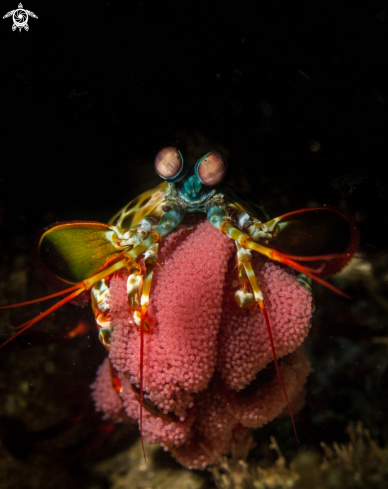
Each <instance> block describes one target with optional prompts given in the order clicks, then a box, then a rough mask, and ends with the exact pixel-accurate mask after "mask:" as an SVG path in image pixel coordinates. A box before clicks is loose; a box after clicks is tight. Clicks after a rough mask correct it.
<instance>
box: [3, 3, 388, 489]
mask: <svg viewBox="0 0 388 489" xmlns="http://www.w3.org/2000/svg"><path fill="white" fill-rule="evenodd" d="M255 4H257V5H255V8H253V6H252V5H253V2H235V3H234V4H233V5H232V6H227V5H226V4H225V3H222V2H218V1H214V2H209V1H207V2H204V1H197V2H193V1H181V2H177V1H173V0H170V1H148V0H144V1H113V0H112V1H106V2H101V1H93V2H89V1H84V2H82V3H74V4H71V3H68V2H67V3H60V2H59V3H58V2H50V3H48V2H47V3H43V2H38V1H35V2H34V1H32V2H31V3H30V2H27V0H26V2H25V3H23V5H24V8H26V9H29V10H32V11H33V12H34V13H35V14H36V15H37V16H38V17H39V19H38V20H37V19H33V18H30V19H29V27H30V30H29V31H28V32H26V31H22V32H19V31H18V30H16V31H15V32H13V31H12V29H11V26H12V19H11V18H8V19H4V20H2V21H1V23H0V32H1V48H0V49H1V78H0V79H1V95H2V101H1V132H0V138H1V141H2V144H1V148H2V153H1V155H0V161H1V163H0V226H1V229H0V232H1V237H0V254H1V256H0V259H1V260H0V261H1V269H0V272H1V290H0V292H1V299H2V301H3V302H2V303H4V304H5V303H6V302H7V301H11V302H12V301H14V302H15V301H18V300H19V301H20V300H23V299H25V298H32V297H37V296H39V295H40V294H44V293H47V292H46V290H48V289H44V285H41V280H40V278H41V277H40V275H39V272H37V271H33V270H34V269H33V267H32V264H31V259H30V256H31V249H32V248H33V243H34V239H36V236H37V235H39V232H41V229H42V228H44V226H46V225H48V224H50V223H52V222H55V221H69V220H73V219H92V220H99V221H102V222H105V221H107V220H108V219H109V217H110V216H111V215H112V214H114V213H115V212H116V211H117V210H118V209H120V208H121V207H122V206H123V205H124V204H126V203H127V202H128V201H129V200H131V199H132V198H133V197H134V196H136V195H137V194H138V193H140V192H141V191H144V190H146V189H148V188H151V187H153V186H154V185H156V184H157V183H158V178H157V176H156V175H155V172H154V170H153V158H154V156H155V155H156V153H157V152H158V151H159V150H160V149H161V148H163V147H164V146H167V145H175V146H177V147H178V148H180V149H181V151H182V152H183V154H184V156H185V157H186V158H187V160H188V161H189V162H191V163H193V162H195V160H196V159H197V158H198V157H200V156H202V155H203V154H205V153H206V152H208V151H210V150H212V149H216V150H218V151H220V152H222V153H223V154H224V155H225V156H226V157H227V159H228V162H229V181H230V182H231V183H233V184H235V185H236V186H237V187H239V188H240V189H242V190H243V191H245V192H247V193H250V194H251V195H253V196H254V198H256V199H257V200H260V201H262V202H263V203H264V204H265V206H266V207H267V209H268V211H269V213H270V214H271V215H272V216H275V215H280V214H281V213H284V212H287V211H291V210H293V209H297V208H302V207H306V206H309V205H313V204H319V205H321V204H331V205H337V206H340V207H342V208H344V209H346V210H347V211H348V212H350V213H351V214H352V215H354V216H355V218H356V220H357V222H358V224H359V227H360V231H361V245H360V260H361V261H360V264H359V267H360V270H359V269H357V270H355V271H354V270H353V272H354V273H353V275H351V276H350V278H349V277H348V278H344V279H342V282H340V284H341V285H342V286H343V287H345V288H347V290H348V292H349V293H350V294H351V295H352V296H353V297H354V300H353V302H346V301H344V300H343V299H342V298H339V297H336V296H334V294H332V293H331V292H327V291H324V290H322V289H321V288H316V302H317V313H316V316H315V318H314V328H313V332H312V339H311V340H310V341H311V344H310V347H309V348H310V353H311V354H312V356H313V358H315V359H316V362H317V363H316V364H314V370H315V372H314V374H313V376H312V380H310V383H311V386H310V387H311V388H310V391H309V392H310V401H309V402H310V404H308V405H307V407H306V408H305V411H304V413H305V414H304V415H303V416H304V421H303V427H302V428H300V429H301V430H302V438H303V437H304V439H305V441H306V443H307V444H310V446H316V447H319V441H321V440H326V441H328V442H330V441H333V440H341V439H344V436H345V435H344V428H345V426H346V424H347V423H348V422H349V421H357V420H358V419H361V420H362V421H363V422H364V425H365V426H366V427H368V428H370V429H371V431H372V433H373V435H374V436H375V437H376V438H377V439H378V440H379V442H380V443H381V444H383V443H386V442H387V438H388V436H387V433H388V430H387V428H386V426H387V423H386V420H385V418H384V416H383V413H384V411H385V412H386V408H387V406H386V402H385V404H384V401H383V399H384V396H385V397H386V394H387V393H386V387H385V381H386V373H387V364H386V360H385V358H386V356H387V355H386V345H384V344H376V343H375V341H376V340H375V338H376V337H384V336H387V319H386V312H387V307H388V306H387V300H386V294H387V286H388V283H387V282H388V280H387V276H388V266H387V238H386V235H387V232H386V222H385V221H386V215H387V178H386V175H385V173H386V161H387V129H388V120H387V81H388V80H387V74H386V73H387V61H386V60H387V46H388V43H387V41H388V39H387V37H388V8H387V5H386V3H385V2H383V1H381V2H379V1H374V0H372V1H360V0H353V1H352V2H350V1H349V2H346V1H341V0H340V1H337V2H311V1H295V2H282V1H261V2H255ZM1 5H2V11H3V13H2V14H1V15H4V14H5V13H6V12H7V11H9V10H12V9H15V8H16V5H17V0H15V1H14V2H13V1H12V2H11V1H8V0H7V2H2V4H1ZM362 267H364V268H362ZM74 310H75V308H72V307H71V306H69V307H68V308H67V309H66V312H64V313H62V312H58V313H57V316H56V318H57V319H55V320H51V322H52V323H53V324H51V325H50V324H48V326H46V329H45V328H41V326H39V327H37V328H36V331H37V332H38V331H41V332H42V335H43V337H42V338H41V336H40V335H39V334H38V333H36V334H35V335H33V333H30V334H29V335H26V338H27V339H26V340H23V339H21V340H20V341H19V342H17V343H16V342H15V345H16V346H12V345H9V347H7V350H5V349H4V350H3V351H1V352H0V365H1V363H2V362H3V361H4V367H2V368H1V369H0V370H1V371H2V374H3V376H4V380H3V381H2V384H1V387H2V392H1V394H0V395H1V396H4V399H6V397H7V396H8V397H7V399H8V398H9V396H11V397H12V396H13V397H12V399H13V401H12V402H14V404H12V403H11V404H9V402H10V401H9V399H8V400H7V402H6V401H5V400H4V402H2V405H3V406H6V407H5V408H4V409H3V411H2V418H1V420H2V421H0V422H1V425H0V437H1V435H2V438H3V442H2V443H3V445H4V446H3V449H4V450H5V452H4V453H6V454H7V457H11V459H12V460H13V461H12V463H11V462H8V467H15V469H14V470H13V472H12V471H11V472H6V477H7V479H6V480H7V481H9V482H8V485H7V486H6V487H22V486H23V484H24V487H35V486H34V484H35V482H34V481H32V480H30V479H29V475H28V474H30V472H29V470H32V469H31V467H33V472H34V474H39V473H40V472H39V470H40V469H41V473H42V474H45V473H46V474H47V471H48V470H49V469H48V467H51V468H52V467H57V465H56V464H58V467H60V469H59V468H58V469H56V470H62V471H63V472H64V473H66V477H69V478H70V480H71V481H73V482H72V483H73V484H77V483H78V484H80V482H79V481H80V480H83V479H82V477H86V480H89V479H88V474H89V472H88V471H89V468H88V469H85V466H84V465H82V464H83V463H84V458H85V457H86V459H87V460H89V459H88V458H87V457H88V456H89V455H85V453H86V452H87V453H89V451H88V450H89V448H90V445H91V443H89V441H90V440H89V437H88V436H89V435H85V432H88V430H89V431H90V432H93V431H95V430H94V428H93V429H92V427H94V426H95V425H94V423H96V424H98V422H99V421H98V419H95V417H94V415H93V409H92V407H90V405H89V404H88V403H89V401H86V400H85V398H87V397H88V385H89V383H90V382H91V381H92V379H93V377H94V371H95V368H96V365H98V364H99V363H100V361H101V358H102V357H103V355H104V352H103V349H102V347H100V346H99V344H98V342H97V340H95V339H94V338H91V339H90V342H88V340H85V339H76V340H72V341H71V342H68V343H66V342H65V345H64V344H63V343H61V342H59V343H56V342H55V341H54V342H52V343H50V338H46V339H44V338H45V337H44V332H45V331H47V328H48V329H49V330H50V327H51V328H53V329H52V331H53V334H54V333H55V334H59V333H60V331H61V328H62V326H63V325H64V324H66V325H67V326H68V327H71V324H70V323H72V322H75V323H76V321H78V320H79V317H81V316H82V315H86V317H87V319H89V320H90V317H89V316H88V313H86V312H74ZM81 311H82V310H81ZM84 311H85V310H84ZM38 312H39V310H38ZM7 314H8V315H7V316H6V318H5V320H4V321H5V322H7V324H9V322H10V321H11V322H12V324H20V322H22V321H23V320H27V319H28V318H29V317H30V314H31V310H28V311H27V310H23V311H21V312H15V313H12V314H15V315H14V316H9V313H7ZM17 314H19V315H20V316H17ZM10 317H11V318H13V319H12V320H10V319H9V318H10ZM82 317H83V316H82ZM4 321H3V322H2V323H1V325H2V326H3V328H4V329H2V332H3V333H2V334H3V335H4V336H2V337H4V338H5V337H6V336H7V335H8V332H7V329H6V328H5V326H4ZM49 321H50V320H49ZM54 323H55V324H54ZM58 324H59V326H58ZM69 324H70V326H69ZM56 326H57V329H55V327H56ZM50 331H51V330H50ZM55 334H54V336H55ZM93 334H94V333H93ZM314 335H315V338H316V340H314ZM31 338H32V339H31ZM34 338H35V339H34ZM31 341H32V342H34V341H35V347H34V346H32V347H31ZM77 341H79V342H81V343H82V342H83V341H84V342H85V341H86V343H82V345H83V346H81V347H80V346H79V343H78V346H77V345H76V342H77ZM314 341H315V342H314ZM378 341H379V340H378ZM70 343H71V346H69V345H70ZM32 344H33V345H34V343H32ZM31 350H33V351H31ZM91 350H92V352H91ZM37 352H38V353H37ZM64 352H65V353H64ZM86 352H87V353H86ZM73 355H74V358H73ZM77 355H78V356H77ZM80 359H82V361H81V360H80ZM47 362H51V363H49V364H48V365H49V366H47V365H46V364H47ZM333 362H334V363H333ZM53 365H54V367H53ZM72 365H73V366H74V369H75V370H72V368H73V366H72ZM333 365H334V367H333ZM355 366H357V368H358V370H357V371H355ZM50 368H51V369H53V368H54V371H55V372H52V373H51V374H47V372H46V371H50ZM42 372H43V373H42ZM63 372H66V375H67V376H72V381H71V382H69V381H68V379H67V378H66V380H63V379H62V380H61V373H63ZM377 372H378V375H377ZM34 373H35V374H36V376H35V377H34ZM46 374H47V375H48V378H46V377H47V375H46ZM50 375H51V377H50ZM30 376H31V379H30ZM74 378H76V379H77V380H76V381H75V380H74ZM23 379H27V380H26V382H27V384H29V385H30V386H35V390H33V391H32V392H33V396H32V397H34V398H35V399H36V398H40V399H44V402H43V401H42V402H41V404H39V405H34V404H33V403H32V404H30V403H31V400H30V397H31V390H30V391H29V395H27V391H26V392H25V393H24V394H23V395H25V397H26V398H24V397H23V396H22V391H23V389H22V388H21V387H20V385H22V384H23ZM34 379H35V380H34ZM64 384H66V385H64ZM69 385H70V387H69ZM36 386H38V387H36ZM349 386H353V387H354V389H353V390H351V387H349ZM67 388H69V389H70V391H71V393H69V392H68V391H67V390H66V389H67ZM12 389H14V393H13V394H12ZM20 389H22V390H20ZM25 389H27V387H26V388H25ZM31 389H33V388H32V387H31ZM71 389H73V390H71ZM347 389H349V390H351V392H349V393H348V392H347ZM27 390H28V389H27ZM345 391H346V393H345ZM10 392H11V394H9V393H10ZM23 392H24V391H23ZM342 394H343V395H342ZM46 395H47V399H46V397H45V396H46ZM18 396H22V397H23V400H22V401H21V400H20V399H19V397H18ZM320 396H322V398H321V397H320ZM341 396H342V397H341ZM27 398H28V400H26V399H27ZM75 398H77V399H75ZM18 399H19V400H18ZM331 399H332V401H331ZM7 403H8V404H7ZM66 403H67V408H66V407H65V406H66ZM85 405H87V407H86V408H85V409H86V412H87V413H88V414H87V416H86V417H85V415H84V414H80V413H83V408H84V407H85ZM66 411H67V412H66ZM69 412H71V414H69ZM53 413H54V414H53ZM377 413H379V414H377ZM39 416H40V418H39ZM78 416H81V417H82V416H84V417H83V420H82V421H81V426H82V423H86V424H87V423H91V424H90V426H89V425H88V426H87V427H86V428H85V427H84V428H81V429H80V428H78V429H79V430H81V431H80V432H82V436H81V439H82V440H81V441H82V443H81V442H80V440H79V439H78V438H77V436H75V440H73V441H70V442H69V441H67V442H66V443H67V444H66V443H65V445H66V446H65V448H64V447H63V446H61V447H59V448H58V447H57V445H55V444H56V443H57V437H58V436H59V437H61V436H64V435H63V433H62V431H66V430H67V431H68V429H70V430H71V429H73V428H72V427H70V428H69V427H68V426H67V427H66V426H65V427H63V426H62V425H61V423H65V424H66V423H70V424H71V422H70V421H69V419H70V420H73V419H75V418H77V417H78ZM303 416H302V419H303ZM85 419H87V420H88V421H87V422H86V421H85ZM64 420H65V421H64ZM66 420H67V421H66ZM384 423H385V424H384ZM53 426H54V427H57V428H56V429H57V431H58V433H59V434H58V433H57V432H55V433H52V432H47V430H48V429H49V428H50V429H52V427H53ZM61 426H62V428H63V430H62V431H61ZM82 429H83V430H84V431H82ZM287 429H288V428H287ZM45 430H46V431H45ZM39 433H40V435H39ZM88 433H89V432H88ZM114 433H115V432H114ZM269 434H271V432H269V433H266V438H265V443H266V444H267V441H268V436H269ZM66 436H67V435H66ZM113 436H118V438H120V436H119V435H117V434H116V435H113ZM259 436H260V435H259ZM300 437H301V436H300ZM37 439H38V440H37ZM15 440H16V441H15ZM42 440H43V441H42ZM47 440H48V441H47ZM123 440H124V441H123ZM51 442H52V443H53V446H54V445H55V447H56V448H55V449H52V448H51V445H50V443H51ZM94 442H95V440H94ZM94 442H93V443H94ZM47 443H48V446H49V448H47V446H46V445H47ZM101 443H103V442H101ZM108 443H109V442H108ZM115 443H116V442H115ZM285 443H286V442H285ZM45 444H46V445H45ZM96 444H97V445H98V443H97V442H96ZM120 444H121V445H120ZM42 445H43V447H46V448H44V450H46V452H44V450H43V452H44V453H45V455H44V456H41V455H40V453H41V452H40V451H39V450H41V447H42ZM100 445H101V444H100ZM84 446H88V447H89V448H88V450H86V449H84V448H83V447H84ZM74 447H76V448H77V450H79V451H78V452H77V450H76V449H75V448H74ZM115 447H116V448H115V449H116V450H118V449H119V448H122V449H123V448H125V436H124V435H123V436H122V437H121V438H120V443H119V442H117V443H116V445H115ZM61 450H65V451H67V452H66V453H68V452H71V453H72V456H73V458H71V461H68V459H67V458H66V457H63V452H61ZM112 450H113V449H112ZM285 450H287V448H286V449H285ZM290 450H291V449H290ZM113 451H114V450H113ZM37 453H38V455H37ZM74 453H77V454H78V453H81V454H82V455H81V456H78V455H76V456H75V455H74ZM108 453H111V452H109V450H107V449H105V450H103V455H104V456H106V455H107V454H108ZM39 456H41V457H43V458H42V460H43V461H42V460H41V459H39ZM99 456H100V457H102V458H103V456H102V455H101V453H100V452H99ZM290 456H292V450H291V451H290ZM45 457H46V458H45ZM36 458H38V460H41V462H39V461H38V462H37V461H36ZM11 459H10V460H11ZM62 459H64V460H65V461H64V462H63V460H62ZM20 460H22V461H23V464H24V465H23V467H27V468H26V473H23V472H22V471H21V470H20V468H18V467H19V465H18V463H19V461H20ZM58 460H61V461H62V462H58ZM39 463H41V465H39ZM12 464H14V465H12ZM80 466H82V469H80ZM37 467H40V469H39V470H38V469H37ZM2 470H5V469H2ZM53 470H54V469H53ZM85 473H86V474H87V475H85ZM10 474H11V475H10ZM26 474H27V475H26ZM80 474H81V475H80ZM0 475H1V474H0ZM18 477H19V479H18ZM42 477H43V475H42ZM72 478H73V479H72ZM27 480H28V482H27ZM101 480H102V479H98V483H99V484H103V482H101ZM14 481H16V482H14ZM20 481H23V482H20ZM37 481H38V482H36V484H37V485H36V487H46V485H47V487H51V486H50V485H49V483H48V481H47V480H46V479H45V482H44V483H43V482H42V480H40V479H39V478H38V479H37ZM74 481H76V482H74ZM83 484H84V487H86V486H85V482H83ZM58 487H59V486H58ZM98 487H100V486H98ZM101 487H102V486H101Z"/></svg>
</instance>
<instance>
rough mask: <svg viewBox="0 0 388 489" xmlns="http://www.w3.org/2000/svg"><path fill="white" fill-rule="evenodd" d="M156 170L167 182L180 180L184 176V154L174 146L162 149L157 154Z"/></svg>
mask: <svg viewBox="0 0 388 489" xmlns="http://www.w3.org/2000/svg"><path fill="white" fill-rule="evenodd" d="M155 170H156V173H157V174H158V175H159V176H160V177H161V178H163V179H164V180H167V182H172V181H174V182H176V181H178V180H180V179H181V178H182V177H183V176H184V172H183V158H182V155H181V154H180V152H179V151H178V150H177V149H176V148H174V147H173V146H170V147H168V148H164V149H162V150H161V151H159V153H158V154H157V155H156V158H155Z"/></svg>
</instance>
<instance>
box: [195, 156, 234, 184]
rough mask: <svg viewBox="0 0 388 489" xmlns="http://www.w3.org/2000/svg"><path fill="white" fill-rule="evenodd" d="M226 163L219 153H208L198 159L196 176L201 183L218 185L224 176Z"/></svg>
mask: <svg viewBox="0 0 388 489" xmlns="http://www.w3.org/2000/svg"><path fill="white" fill-rule="evenodd" d="M226 170H227V163H226V160H225V158H223V157H222V156H221V155H220V154H219V153H208V154H207V155H206V156H204V157H203V159H202V160H200V161H199V163H198V166H197V168H196V172H197V176H198V178H199V179H200V180H201V182H202V183H204V184H205V185H208V186H209V187H212V186H214V185H218V184H219V183H220V182H222V180H223V179H224V178H225V176H226Z"/></svg>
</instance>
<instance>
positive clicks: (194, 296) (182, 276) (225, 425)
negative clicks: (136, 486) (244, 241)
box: [92, 221, 312, 469]
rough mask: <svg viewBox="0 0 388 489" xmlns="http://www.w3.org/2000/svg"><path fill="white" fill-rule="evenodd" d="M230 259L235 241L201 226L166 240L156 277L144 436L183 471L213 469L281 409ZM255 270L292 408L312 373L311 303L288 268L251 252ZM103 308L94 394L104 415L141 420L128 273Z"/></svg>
mask: <svg viewBox="0 0 388 489" xmlns="http://www.w3.org/2000/svg"><path fill="white" fill-rule="evenodd" d="M235 255H236V248H235V244H234V242H233V241H232V240H230V239H229V238H228V237H227V236H225V235H224V234H222V233H220V232H219V230H217V229H216V228H214V227H213V226H212V225H211V224H209V223H208V222H207V221H200V222H199V223H198V224H197V225H196V226H195V227H194V228H193V229H180V230H178V231H175V232H173V233H171V234H170V235H169V236H167V238H166V239H165V240H164V241H163V243H162V244H161V247H160V251H159V263H160V265H161V266H156V267H155V271H154V277H153V281H152V290H151V295H150V305H149V307H148V310H147V316H148V323H149V324H150V328H149V330H148V331H146V332H145V335H144V355H143V359H142V361H143V369H144V371H143V391H144V392H143V395H144V401H143V422H142V435H143V437H144V439H145V440H146V441H147V442H149V443H160V444H161V445H162V446H163V447H164V448H165V449H166V450H170V451H171V453H172V454H173V456H174V457H175V458H176V459H177V460H178V461H179V462H180V463H182V464H183V465H185V466H186V467H188V468H195V469H204V468H205V467H206V466H207V465H209V464H212V463H214V462H215V461H217V460H218V459H219V458H220V457H221V455H222V454H227V453H228V452H229V451H230V449H231V445H232V443H234V444H235V443H236V440H237V439H238V432H241V430H242V429H244V428H245V429H253V428H259V427H261V426H263V425H264V424H266V423H268V422H269V421H271V420H273V419H274V418H275V417H276V416H278V415H279V414H281V413H282V412H283V410H284V409H285V408H287V402H286V399H285V395H284V392H283V390H282V387H281V384H280V382H279V378H278V377H277V375H276V370H275V368H274V363H273V356H272V351H271V345H270V341H269V337H268V332H267V328H266V325H265V322H264V318H263V315H262V312H261V309H260V308H259V307H257V306H253V307H251V308H244V309H243V308H240V307H239V306H238V305H237V304H236V302H235V300H234V293H235V291H236V289H237V287H238V281H237V272H236V260H235ZM252 263H253V269H254V271H255V274H256V277H257V280H258V283H259V285H260V288H261V290H262V292H263V294H264V302H265V306H266V309H267V311H268V315H269V320H270V324H271V328H272V334H273V338H274V345H275V350H276V354H277V358H278V359H279V366H280V371H281V375H282V378H283V382H284V385H285V388H286V391H287V394H288V397H289V400H290V402H291V403H292V402H293V401H294V400H296V398H297V396H298V394H300V392H301V390H302V388H303V385H304V383H305V381H306V378H307V375H308V373H309V369H310V366H309V362H308V360H307V358H306V356H305V355H304V354H303V352H302V348H301V345H302V343H303V341H304V339H305V337H306V335H307V333H308V331H309V328H310V319H311V314H312V297H311V294H310V292H309V291H308V290H307V289H306V288H304V287H303V286H302V285H300V284H299V282H298V280H297V277H296V274H295V272H294V271H293V270H291V269H289V268H287V267H285V266H283V265H279V264H277V263H274V262H272V261H269V260H268V259H267V258H264V257H262V256H260V255H258V254H256V253H254V254H253V260H252ZM109 306H110V311H111V324H112V327H113V334H112V341H111V345H110V350H109V359H106V360H105V361H104V363H103V364H102V365H101V366H100V368H99V370H98V372H97V378H96V381H95V382H94V384H93V385H92V395H93V398H94V401H95V404H96V409H97V410H98V411H101V412H102V413H103V415H104V417H105V418H109V419H113V420H116V421H119V420H124V419H126V418H127V417H129V418H133V419H135V420H139V417H140V408H139V406H140V404H139V399H140V374H139V372H140V370H139V365H140V362H141V358H140V347H139V345H140V330H139V327H138V326H136V325H135V323H134V320H133V315H132V313H131V312H130V310H129V306H128V299H127V291H126V276H125V275H124V274H121V275H120V274H117V276H115V277H114V278H112V280H111V282H110V289H109ZM113 379H115V382H116V384H117V382H118V380H119V381H120V382H119V385H120V388H117V385H116V386H115V383H114V382H113ZM117 379H118V380H117Z"/></svg>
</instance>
